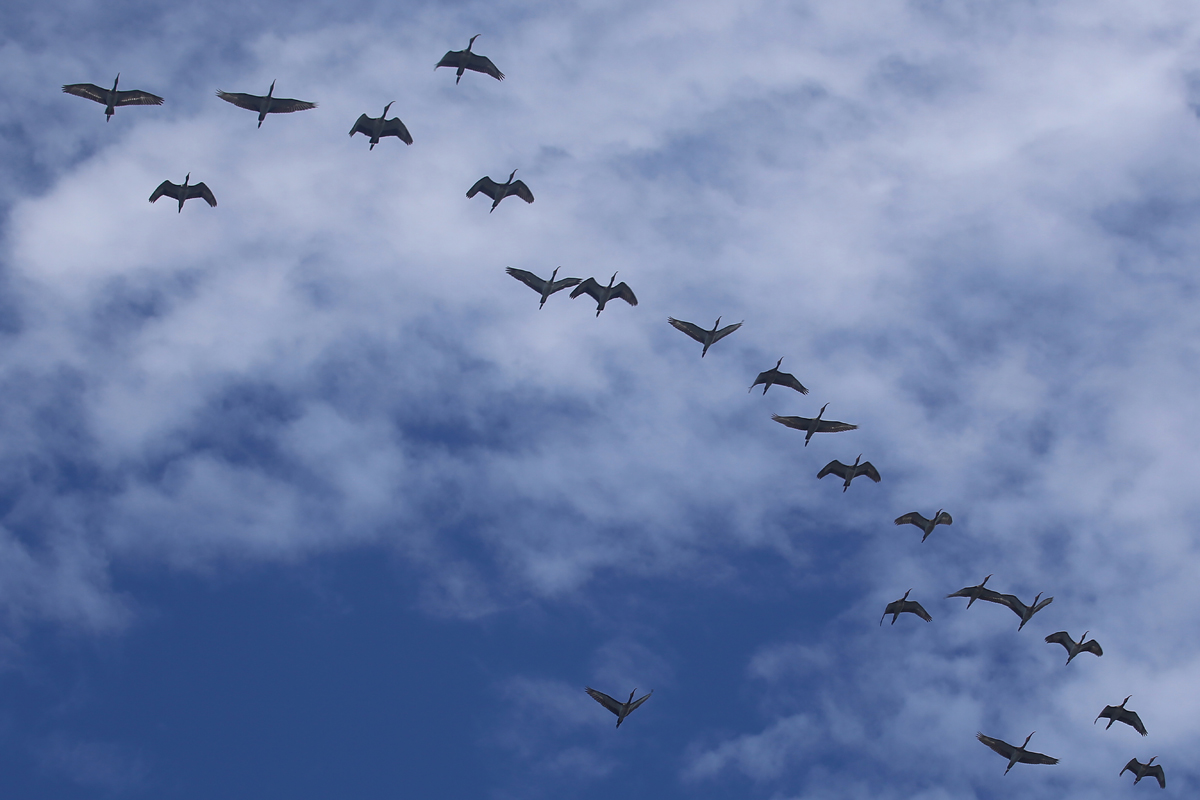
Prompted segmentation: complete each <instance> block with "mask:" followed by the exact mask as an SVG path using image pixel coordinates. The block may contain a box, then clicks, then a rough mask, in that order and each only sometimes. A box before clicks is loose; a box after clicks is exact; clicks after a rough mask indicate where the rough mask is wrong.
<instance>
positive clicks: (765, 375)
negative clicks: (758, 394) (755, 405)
mask: <svg viewBox="0 0 1200 800" xmlns="http://www.w3.org/2000/svg"><path fill="white" fill-rule="evenodd" d="M782 363H783V359H782V358H781V359H779V361H777V362H775V366H773V367H771V369H769V370H767V371H766V372H760V373H758V377H757V378H755V379H754V383H752V384H750V391H751V392H752V391H754V387H755V386H758V385H759V384H760V383H761V384H762V387H763V394H766V393H767V389H770V388H771V386H772V385H778V386H786V387H788V388H789V389H795V390H796V391H797V392H799V393H800V394H808V389H805V388H804V384H802V383H800V381H798V380H796V376H795V375H793V374H791V373H790V372H780V371H779V365H780V364H782Z"/></svg>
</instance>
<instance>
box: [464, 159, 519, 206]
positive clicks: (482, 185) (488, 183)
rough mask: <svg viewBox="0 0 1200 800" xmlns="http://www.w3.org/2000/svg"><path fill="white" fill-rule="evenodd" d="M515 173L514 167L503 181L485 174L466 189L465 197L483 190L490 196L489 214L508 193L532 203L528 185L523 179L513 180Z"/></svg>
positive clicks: (469, 197)
mask: <svg viewBox="0 0 1200 800" xmlns="http://www.w3.org/2000/svg"><path fill="white" fill-rule="evenodd" d="M516 174H517V171H516V170H515V169H514V170H513V171H512V172H511V173H509V175H508V180H507V181H505V182H504V183H496V182H495V181H494V180H492V179H491V178H490V177H488V176H486V175H485V176H484V177H482V178H480V179H479V180H477V181H475V185H474V186H472V187H471V188H470V189H469V190H467V199H468V200H469V199H471V198H472V197H474V196H475V195H477V194H479V193H480V192H483V193H484V194H486V195H487V196H488V197H490V198H492V208H491V211H488V213H489V214H490V213H492V211H495V210H496V206H498V205H500V201H501V200H503V199H504V198H506V197H509V196H510V195H511V196H513V197H519V198H521V199H522V200H524V201H525V202H526V203H532V202H533V192H531V191H529V187H528V186H526V185H525V181H514V180H513V175H516Z"/></svg>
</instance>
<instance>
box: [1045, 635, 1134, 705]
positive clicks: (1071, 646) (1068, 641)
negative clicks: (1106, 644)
mask: <svg viewBox="0 0 1200 800" xmlns="http://www.w3.org/2000/svg"><path fill="white" fill-rule="evenodd" d="M1087 635H1088V631H1084V632H1083V636H1080V637H1079V641H1078V642H1077V641H1075V640H1074V639H1072V638H1071V634H1069V633H1067V632H1066V631H1058V632H1057V633H1052V634H1050V635H1049V636H1047V637H1046V643H1047V644H1061V645H1062V646H1063V647H1065V648H1066V650H1067V663H1068V664H1070V663H1071V659H1073V658H1075V656H1077V655H1079V654H1080V653H1092V654H1094V655H1097V656H1102V655H1104V650H1103V649H1102V648H1101V647H1100V643H1099V642H1097V641H1096V640H1095V639H1088V638H1087ZM1085 640H1086V641H1085ZM1130 697H1132V695H1130Z"/></svg>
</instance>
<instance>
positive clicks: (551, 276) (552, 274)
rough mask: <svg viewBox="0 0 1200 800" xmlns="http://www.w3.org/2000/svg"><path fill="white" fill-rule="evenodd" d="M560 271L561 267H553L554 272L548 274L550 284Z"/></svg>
mask: <svg viewBox="0 0 1200 800" xmlns="http://www.w3.org/2000/svg"><path fill="white" fill-rule="evenodd" d="M560 269H562V267H561V266H559V267H555V268H554V272H551V273H550V283H554V276H555V275H557V274H558V271H559V270H560Z"/></svg>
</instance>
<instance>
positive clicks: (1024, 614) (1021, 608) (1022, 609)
mask: <svg viewBox="0 0 1200 800" xmlns="http://www.w3.org/2000/svg"><path fill="white" fill-rule="evenodd" d="M1041 596H1042V593H1041V592H1038V594H1037V597H1035V598H1033V604H1032V605H1028V606H1027V605H1025V604H1024V603H1022V602H1021V601H1020V600H1018V599H1017V596H1016V595H1013V594H997V595H996V596H995V597H992V596H990V595H989V596H985V597H981V598H979V599H980V600H987V601H988V602H989V603H996V604H998V605H1002V606H1008V607H1009V608H1011V609H1012V610H1013V613H1014V614H1016V615H1017V616H1018V617H1020V618H1021V624H1020V625H1018V626H1017V630H1021V628H1024V627H1025V623H1027V622H1029V620H1031V619H1033V615H1034V614H1036V613H1037V612H1039V611H1041V610H1042V609H1043V608H1045V607H1046V606H1048V605H1050V604H1051V603H1052V602H1054V598H1053V597H1047V598H1046V599H1045V600H1042V601H1041V602H1038V600H1040V599H1041Z"/></svg>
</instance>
